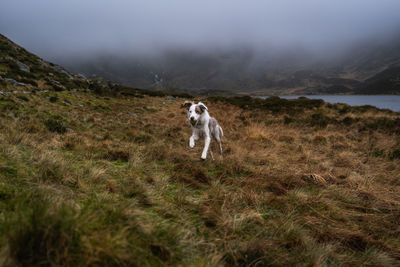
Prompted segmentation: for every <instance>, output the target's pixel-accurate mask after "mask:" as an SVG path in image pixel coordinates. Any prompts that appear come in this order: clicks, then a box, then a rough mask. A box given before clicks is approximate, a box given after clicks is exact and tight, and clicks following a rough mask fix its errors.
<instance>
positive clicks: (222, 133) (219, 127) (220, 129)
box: [218, 125, 224, 137]
mask: <svg viewBox="0 0 400 267" xmlns="http://www.w3.org/2000/svg"><path fill="white" fill-rule="evenodd" d="M218 129H219V132H220V134H221V137H222V136H224V131H222V127H221V126H219V125H218Z"/></svg>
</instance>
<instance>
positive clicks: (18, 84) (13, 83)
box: [4, 78, 25, 86]
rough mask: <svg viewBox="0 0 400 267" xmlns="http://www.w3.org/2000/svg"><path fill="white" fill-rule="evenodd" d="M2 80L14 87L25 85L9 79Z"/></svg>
mask: <svg viewBox="0 0 400 267" xmlns="http://www.w3.org/2000/svg"><path fill="white" fill-rule="evenodd" d="M4 80H5V81H6V82H9V83H11V84H12V85H15V86H25V84H24V83H21V82H17V81H16V80H14V79H10V78H4Z"/></svg>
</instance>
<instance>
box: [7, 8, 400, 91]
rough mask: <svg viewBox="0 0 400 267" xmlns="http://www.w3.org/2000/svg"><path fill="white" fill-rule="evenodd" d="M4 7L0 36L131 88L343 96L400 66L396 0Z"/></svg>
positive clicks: (87, 72)
mask: <svg viewBox="0 0 400 267" xmlns="http://www.w3.org/2000/svg"><path fill="white" fill-rule="evenodd" d="M1 7H2V8H1V9H0V32H2V33H3V34H5V35H7V36H8V37H10V38H11V39H12V40H13V41H15V42H17V43H19V44H21V45H22V46H23V47H25V48H27V49H29V50H30V51H33V52H34V53H36V54H38V55H39V56H41V57H43V58H44V59H47V60H50V61H53V62H56V63H58V64H61V65H63V66H66V67H67V68H69V69H70V70H72V71H75V72H82V73H84V74H86V75H92V74H96V75H101V76H104V77H107V78H108V79H111V80H113V81H116V82H120V83H123V84H126V85H130V86H135V87H142V88H158V89H166V90H174V89H177V90H189V91H198V90H205V91H212V90H228V91H232V90H233V91H241V92H252V93H253V92H261V93H262V92H266V93H278V94H279V93H281V92H283V93H296V92H297V93H301V92H304V93H315V92H317V91H319V92H321V90H322V91H327V92H332V93H334V92H342V93H344V92H346V91H354V90H355V89H357V88H358V86H359V83H362V82H364V81H366V80H367V79H369V78H372V77H374V76H375V75H377V74H379V73H380V72H382V71H385V70H387V69H388V68H392V67H395V66H397V65H398V64H399V54H400V52H399V51H400V45H399V43H400V42H399V39H400V38H399V36H400V17H399V16H398V10H400V2H398V1H395V0H383V1H379V3H378V2H377V1H372V0H366V1H362V0H351V1H335V2H332V1H317V0H306V1H289V0H284V1H279V2H276V1H256V0H250V1H246V3H243V2H242V1H227V0H221V1H217V2H216V1H209V0H207V1H201V2H191V1H182V0H171V1H156V0H150V1H145V2H143V1H123V0H118V1H113V2H109V1H103V0H100V1H85V2H81V1H77V0H72V1H57V2H54V1H50V0H39V1H34V2H33V1H28V0H21V1H11V0H5V1H2V4H1ZM49 10H51V12H49ZM335 88H336V89H335ZM337 89H338V90H337Z"/></svg>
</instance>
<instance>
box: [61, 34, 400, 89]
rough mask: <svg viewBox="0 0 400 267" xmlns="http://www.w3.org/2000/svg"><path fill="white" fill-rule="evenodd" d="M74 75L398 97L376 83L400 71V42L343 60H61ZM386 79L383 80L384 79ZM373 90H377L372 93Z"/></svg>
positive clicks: (305, 55) (269, 56)
mask: <svg viewBox="0 0 400 267" xmlns="http://www.w3.org/2000/svg"><path fill="white" fill-rule="evenodd" d="M60 62H61V63H63V65H65V66H67V67H68V68H69V69H71V70H73V71H75V72H82V73H85V74H87V75H91V74H96V75H100V76H104V77H106V78H107V79H110V80H112V81H115V82H119V83H122V84H125V85H128V86H133V87H141V88H149V89H154V88H159V89H160V88H162V89H165V90H177V89H180V90H181V89H185V90H188V91H191V92H199V91H204V92H207V91H213V90H223V91H230V92H241V93H243V92H244V93H257V94H320V93H327V94H336V93H340V94H343V93H345V94H354V93H374V94H381V93H387V92H391V93H396V94H397V93H399V90H398V89H396V86H394V87H393V86H390V88H383V87H379V86H386V85H388V83H386V82H384V81H381V82H379V83H374V85H372V84H371V81H370V80H369V79H372V78H373V77H375V76H376V77H377V78H378V77H382V78H383V79H384V78H385V77H388V76H387V75H386V74H385V73H386V72H385V71H388V72H392V71H391V70H390V69H392V68H394V69H395V68H396V67H398V66H400V39H393V40H388V41H382V42H381V43H377V41H374V42H372V41H371V42H365V43H364V44H362V45H361V44H356V45H354V47H352V48H349V49H348V50H347V51H346V52H345V53H341V56H340V57H336V58H335V57H332V56H331V58H330V59H329V60H326V59H321V58H315V57H313V55H312V54H311V53H309V52H307V51H303V50H300V49H299V50H293V51H284V50H281V51H267V52H263V53H261V52H255V51H253V50H252V49H250V48H246V47H241V48H236V49H230V50H217V51H209V52H205V51H197V50H181V51H177V50H174V51H164V52H163V53H159V54H158V55H157V56H139V55H136V56H130V55H118V54H115V55H106V54H105V55H100V56H93V57H88V58H86V59H69V60H61V61H60ZM380 73H382V75H380ZM372 88H373V89H372Z"/></svg>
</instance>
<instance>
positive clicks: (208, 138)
mask: <svg viewBox="0 0 400 267" xmlns="http://www.w3.org/2000/svg"><path fill="white" fill-rule="evenodd" d="M210 142H211V138H210V134H209V133H208V131H206V136H205V142H204V149H203V153H202V154H201V159H203V160H204V159H206V158H207V152H208V148H209V147H210Z"/></svg>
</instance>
